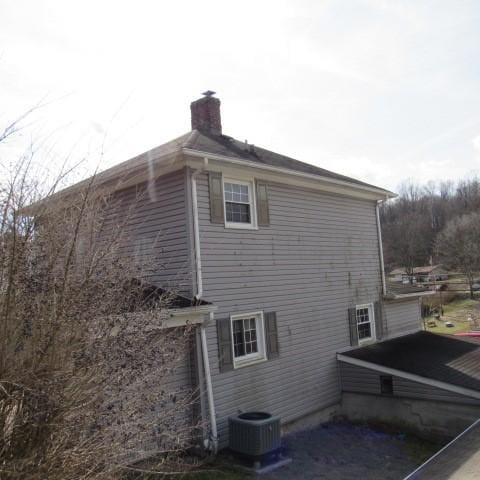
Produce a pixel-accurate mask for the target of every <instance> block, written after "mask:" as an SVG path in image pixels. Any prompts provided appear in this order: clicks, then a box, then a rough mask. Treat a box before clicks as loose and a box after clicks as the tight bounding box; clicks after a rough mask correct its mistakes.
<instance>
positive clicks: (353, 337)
mask: <svg viewBox="0 0 480 480" xmlns="http://www.w3.org/2000/svg"><path fill="white" fill-rule="evenodd" d="M348 325H349V328H350V345H351V346H352V347H356V346H357V345H358V329H357V309H356V308H355V307H352V308H349V309H348Z"/></svg>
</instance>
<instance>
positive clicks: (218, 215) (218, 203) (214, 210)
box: [208, 172, 224, 223]
mask: <svg viewBox="0 0 480 480" xmlns="http://www.w3.org/2000/svg"><path fill="white" fill-rule="evenodd" d="M208 187H209V193H210V221H211V222H212V223H224V216H223V182H222V174H221V173H217V172H210V173H209V174H208Z"/></svg>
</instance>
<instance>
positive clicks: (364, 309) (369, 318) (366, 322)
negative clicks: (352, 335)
mask: <svg viewBox="0 0 480 480" xmlns="http://www.w3.org/2000/svg"><path fill="white" fill-rule="evenodd" d="M356 319H357V331H358V343H362V342H366V341H369V340H374V339H375V322H374V313H373V304H371V303H369V304H367V305H357V307H356Z"/></svg>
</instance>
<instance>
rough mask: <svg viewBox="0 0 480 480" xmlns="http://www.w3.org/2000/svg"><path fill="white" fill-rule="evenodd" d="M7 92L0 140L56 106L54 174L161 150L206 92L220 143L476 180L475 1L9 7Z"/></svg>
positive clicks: (35, 131) (1, 100) (2, 39)
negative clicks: (20, 119)
mask: <svg viewBox="0 0 480 480" xmlns="http://www.w3.org/2000/svg"><path fill="white" fill-rule="evenodd" d="M0 85H1V89H0V105H1V109H0V127H1V125H4V124H6V123H7V122H8V121H10V120H12V119H14V118H15V117H16V116H18V115H20V114H21V113H23V112H24V111H25V110H26V109H28V108H30V107H31V106H32V105H34V104H36V103H37V102H38V101H40V100H41V99H44V100H45V99H46V101H48V102H50V103H49V104H48V105H47V106H46V107H44V108H42V109H41V110H39V111H37V112H36V113H35V114H33V115H32V116H31V117H30V119H29V122H28V125H27V127H26V128H25V130H23V134H22V135H23V136H22V141H23V142H26V141H28V140H30V138H32V137H33V139H34V140H35V141H37V142H38V141H39V139H41V141H43V142H44V143H45V145H48V152H50V156H49V157H48V161H52V158H55V159H57V160H56V161H60V159H61V158H62V157H63V156H64V155H65V154H66V153H70V154H71V155H72V157H75V158H82V157H87V158H88V160H87V163H86V165H87V166H88V167H89V168H93V166H94V165H95V164H96V163H97V162H98V161H99V151H100V149H101V145H103V151H104V154H103V156H102V158H101V160H100V161H101V168H106V167H108V166H111V165H113V164H115V163H118V162H120V161H122V160H125V159H127V158H129V157H131V156H133V155H135V154H138V153H141V152H143V151H145V150H148V149H150V148H153V147H155V146H157V145H160V144H161V143H163V142H166V141H168V140H170V139H172V138H174V137H177V136H179V135H182V134H183V133H185V132H186V131H188V130H190V110H189V104H190V102H191V101H192V100H195V99H196V98H198V97H199V96H200V93H201V92H203V91H204V90H207V89H211V90H214V91H216V92H218V95H217V96H218V97H219V98H220V99H221V101H222V122H223V129H224V133H225V134H227V135H231V136H234V137H236V138H239V139H241V140H244V139H247V140H248V141H249V142H250V143H253V144H256V145H259V146H262V147H265V148H269V149H271V150H274V151H277V152H279V153H283V154H286V155H290V156H292V157H294V158H297V159H299V160H303V161H306V162H310V163H313V164H315V165H319V166H321V167H324V168H328V169H331V170H334V171H337V172H339V173H343V174H346V175H351V176H355V177H357V178H360V179H363V180H365V181H368V182H370V183H375V184H378V185H381V186H384V187H387V188H390V189H396V188H397V186H398V184H399V183H400V182H401V181H402V180H404V179H407V178H411V179H415V180H417V181H419V182H423V181H427V180H429V179H456V178H461V177H466V176H471V175H473V174H475V173H478V172H479V171H480V2H478V1H461V0H450V1H431V2H430V1H419V0H416V1H415V0H414V1H411V2H402V1H399V0H391V1H380V0H378V1H377V0H350V1H347V0H337V1H319V0H317V1H302V0H295V1H294V0H291V1H279V0H276V1H271V2H270V1H261V0H256V1H246V0H242V1H236V2H233V1H227V0H223V1H218V2H216V1H209V0H203V1H201V2H200V1H188V2H187V1H180V0H175V1H169V2H166V1H165V2H161V1H151V2H147V1H141V0H136V1H134V2H133V1H132V2H122V1H100V0H96V1H85V0H84V1H81V2H80V1H76V2H73V1H65V0H63V1H60V0H58V1H55V0H52V1H41V0H36V1H24V0H0ZM45 152H46V148H45V150H44V154H45ZM53 154H54V157H52V155H53ZM45 158H47V157H45ZM2 161H4V159H2ZM45 161H47V160H45ZM53 162H55V160H53Z"/></svg>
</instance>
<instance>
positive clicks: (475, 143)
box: [472, 135, 480, 154]
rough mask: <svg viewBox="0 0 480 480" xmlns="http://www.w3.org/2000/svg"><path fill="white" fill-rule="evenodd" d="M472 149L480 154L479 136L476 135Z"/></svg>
mask: <svg viewBox="0 0 480 480" xmlns="http://www.w3.org/2000/svg"><path fill="white" fill-rule="evenodd" d="M472 143H473V147H474V148H475V150H476V151H477V152H478V153H479V154H480V135H477V136H476V137H475V138H474V139H473V140H472Z"/></svg>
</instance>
